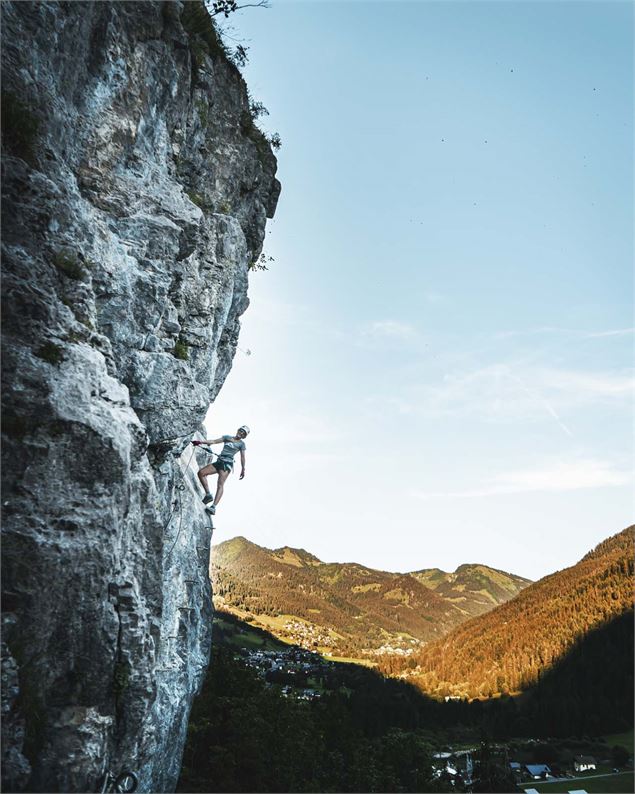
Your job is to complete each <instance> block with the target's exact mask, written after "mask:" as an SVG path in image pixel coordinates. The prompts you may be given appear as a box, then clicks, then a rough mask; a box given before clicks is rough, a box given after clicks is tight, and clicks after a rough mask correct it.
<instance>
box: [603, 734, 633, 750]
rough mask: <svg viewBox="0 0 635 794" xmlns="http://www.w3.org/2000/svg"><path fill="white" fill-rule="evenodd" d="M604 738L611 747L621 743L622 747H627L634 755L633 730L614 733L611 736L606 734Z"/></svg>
mask: <svg viewBox="0 0 635 794" xmlns="http://www.w3.org/2000/svg"><path fill="white" fill-rule="evenodd" d="M604 739H605V740H606V744H607V745H608V746H609V747H613V746H614V745H616V744H619V745H621V746H622V747H626V749H627V750H628V752H629V753H630V754H631V755H633V747H634V746H635V737H634V736H633V730H632V729H631V730H630V731H627V732H626V733H612V734H610V735H609V736H605V737H604Z"/></svg>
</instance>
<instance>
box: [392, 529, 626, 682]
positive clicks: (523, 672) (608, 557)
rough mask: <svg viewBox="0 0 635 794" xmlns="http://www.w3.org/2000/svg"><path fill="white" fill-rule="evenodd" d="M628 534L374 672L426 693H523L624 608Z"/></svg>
mask: <svg viewBox="0 0 635 794" xmlns="http://www.w3.org/2000/svg"><path fill="white" fill-rule="evenodd" d="M633 534H634V527H632V526H631V527H629V528H627V529H625V530H624V531H622V532H620V533H618V534H617V535H614V536H613V537H611V538H609V539H608V540H606V541H604V542H603V543H601V544H599V546H597V548H595V549H594V550H593V551H592V552H590V553H589V554H587V555H586V556H585V557H584V558H583V559H582V560H580V562H579V563H577V564H576V565H573V566H572V567H570V568H566V569H564V570H562V571H558V572H557V573H554V574H552V575H551V576H547V577H545V578H544V579H541V580H540V581H538V582H535V583H534V584H532V585H531V586H529V587H527V588H526V589H524V590H523V591H522V592H521V593H520V594H519V595H517V596H516V597H515V598H514V599H512V600H511V601H509V602H507V603H506V604H503V605H502V606H499V607H497V608H496V609H494V610H492V611H491V612H489V613H487V614H484V615H481V616H480V617H477V618H474V619H473V620H470V621H468V622H466V623H464V624H463V625H461V626H459V627H457V628H456V629H454V630H453V631H452V632H451V633H450V634H449V635H448V636H446V637H444V638H443V639H441V640H439V641H437V642H434V643H431V644H429V645H428V646H426V647H425V648H423V649H420V650H417V651H416V652H415V653H413V654H412V655H411V656H410V658H408V659H407V660H405V659H402V658H397V657H390V658H384V659H383V660H382V662H381V667H382V670H383V671H384V672H386V673H389V674H401V675H404V676H405V677H407V678H408V679H409V680H410V681H412V683H416V685H417V686H419V687H420V688H421V689H422V690H423V691H425V692H427V693H430V694H433V695H450V696H461V697H465V696H467V697H484V696H485V697H487V696H492V695H497V694H506V693H509V692H518V691H520V690H523V689H526V688H527V687H529V686H531V685H532V684H535V683H537V682H538V681H539V680H540V678H541V676H542V675H544V673H545V672H546V671H548V670H549V669H550V668H552V667H553V666H554V665H555V664H556V663H557V662H558V661H559V660H562V659H563V658H564V656H565V655H566V654H567V653H570V652H572V651H573V650H574V648H575V646H576V643H578V642H580V641H581V640H582V639H583V638H584V637H586V636H587V635H588V634H589V633H590V632H592V631H593V630H594V629H597V628H599V627H602V626H604V625H606V624H608V623H609V622H610V621H612V620H614V619H616V618H617V617H619V616H620V615H623V614H625V613H628V612H629V611H630V610H632V608H633V567H634V564H633ZM627 622H628V621H627ZM622 625H626V623H624V622H622ZM600 672H601V670H600Z"/></svg>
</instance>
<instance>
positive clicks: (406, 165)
mask: <svg viewBox="0 0 635 794" xmlns="http://www.w3.org/2000/svg"><path fill="white" fill-rule="evenodd" d="M632 16H633V6H632V5H631V4H630V3H618V2H601V3H599V2H598V3H594V2H583V3H577V2H562V3H556V2H534V3H529V2H527V3H511V2H510V3H505V2H496V3H480V2H470V3H454V2H442V3H431V2H407V3H401V2H370V3H368V2H323V1H322V2H319V3H318V2H298V1H295V0H294V2H279V1H276V0H274V2H273V3H272V7H271V8H270V9H268V10H263V9H246V10H245V11H242V12H239V13H238V14H236V15H234V16H233V17H232V18H231V19H230V20H229V22H230V25H229V26H228V33H229V35H230V36H233V37H234V38H236V39H238V40H239V41H241V42H242V43H243V44H246V45H247V46H249V47H250V51H249V55H250V62H249V64H248V65H247V67H246V68H245V70H244V73H245V78H246V80H247V83H248V85H249V87H250V90H251V93H252V95H253V96H254V98H255V99H257V100H259V101H262V102H263V103H264V104H265V105H266V107H267V108H268V109H269V111H270V115H269V116H268V117H266V118H264V119H262V120H261V121H262V126H263V127H265V128H266V129H267V130H268V131H274V130H275V131H278V132H279V133H280V135H281V137H282V141H283V146H282V149H281V150H280V152H279V177H280V180H281V182H282V185H283V189H282V195H281V199H280V203H279V207H278V212H277V214H276V218H275V219H274V221H273V222H270V224H269V227H268V234H267V239H266V245H265V251H266V253H267V254H268V255H270V256H272V257H274V260H275V261H274V262H273V263H271V265H270V269H269V271H267V272H261V273H254V274H253V275H252V277H251V286H250V297H251V301H252V303H251V306H250V308H249V310H248V311H247V313H246V315H245V317H244V321H243V331H242V333H241V343H240V344H241V348H242V350H243V351H247V350H249V351H251V355H247V354H246V353H245V352H239V353H238V354H237V357H236V360H235V364H234V368H233V370H232V372H231V374H230V375H229V377H228V380H227V382H226V385H225V387H224V389H223V390H222V391H221V394H220V396H219V398H218V399H217V401H216V403H215V404H214V405H213V406H212V408H211V410H210V414H209V416H208V428H209V432H210V434H211V435H219V434H221V433H226V432H230V431H233V429H235V427H237V426H238V425H240V424H242V423H244V422H246V423H247V424H249V425H250V426H251V427H252V434H251V436H250V437H249V443H248V453H247V458H248V471H247V477H246V478H245V480H244V481H242V482H238V478H237V477H234V478H232V480H231V481H230V483H229V485H228V487H227V489H226V495H225V497H224V502H223V503H222V504H221V507H220V508H219V511H218V520H217V524H218V527H219V528H218V531H217V533H216V536H215V541H216V542H219V541H221V540H225V539H227V538H230V537H233V536H234V535H237V534H242V535H245V536H247V537H249V538H250V539H251V540H253V541H254V542H256V543H260V544H262V545H266V546H269V547H278V546H282V545H285V544H288V545H292V546H299V547H304V548H306V549H308V550H310V551H312V552H313V553H315V554H317V555H318V556H319V557H320V558H321V559H324V560H329V561H347V560H355V561H357V562H361V563H364V564H366V565H369V566H372V567H379V568H383V569H387V570H402V571H403V570H414V569H417V568H424V567H432V566H438V567H441V568H443V569H445V570H454V568H455V567H456V566H457V565H459V564H461V563H464V562H483V563H486V564H489V565H492V566H494V567H498V568H502V569H504V570H509V571H513V572H517V573H520V574H522V575H525V576H529V577H531V578H537V577H539V576H542V575H545V574H547V573H549V572H551V571H554V570H556V569H559V568H562V567H565V566H566V565H570V564H572V563H573V562H575V561H577V560H578V559H579V558H580V557H582V556H583V555H584V554H585V553H586V551H587V550H588V549H589V548H590V547H592V546H593V545H595V544H596V543H597V542H599V541H600V540H602V539H604V538H605V537H607V536H608V535H610V534H613V533H614V532H617V531H619V530H620V529H622V528H624V527H625V526H627V525H628V524H629V523H631V522H632V520H633V518H632V514H633V502H632V489H633V444H632V418H633V380H634V379H633V325H634V322H633V271H632V262H633V229H632V218H633V153H632V140H633V121H632V120H633V78H632V66H633V33H632V30H633V27H632V23H633V19H632ZM227 41H228V43H230V44H232V40H231V39H229V38H228V39H227Z"/></svg>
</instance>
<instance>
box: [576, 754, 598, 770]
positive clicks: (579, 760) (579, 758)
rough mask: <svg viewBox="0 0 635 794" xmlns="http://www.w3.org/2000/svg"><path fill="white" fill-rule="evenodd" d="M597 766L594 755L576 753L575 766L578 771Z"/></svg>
mask: <svg viewBox="0 0 635 794" xmlns="http://www.w3.org/2000/svg"><path fill="white" fill-rule="evenodd" d="M596 766H597V764H596V762H595V758H594V757H593V756H592V755H576V756H575V758H574V759H573V767H574V769H575V771H576V772H586V771H587V769H595V768H596Z"/></svg>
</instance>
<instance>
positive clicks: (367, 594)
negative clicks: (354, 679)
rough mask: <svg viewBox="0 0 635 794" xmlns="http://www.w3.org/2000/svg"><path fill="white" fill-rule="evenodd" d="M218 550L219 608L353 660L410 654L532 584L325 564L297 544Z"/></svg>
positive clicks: (491, 576)
mask: <svg viewBox="0 0 635 794" xmlns="http://www.w3.org/2000/svg"><path fill="white" fill-rule="evenodd" d="M213 552H214V553H213V554H212V563H211V567H210V572H211V576H212V581H213V584H214V594H215V596H214V601H215V604H216V606H217V607H219V608H223V609H226V610H228V611H231V612H233V613H234V614H236V615H237V616H239V617H243V618H244V617H247V616H249V617H250V618H251V619H252V620H253V621H254V622H256V623H258V624H260V625H262V626H263V627H265V628H267V629H268V630H269V631H272V632H273V633H276V634H277V635H278V636H282V637H286V639H287V640H291V641H294V642H298V643H299V644H302V645H304V646H305V647H313V648H319V649H322V650H323V651H326V652H334V651H337V652H338V653H340V654H343V655H349V656H351V655H361V656H372V655H376V654H377V653H384V652H388V651H389V650H397V651H398V652H400V653H405V654H409V653H412V651H413V649H414V648H416V647H417V646H419V645H420V644H422V643H425V642H429V641H431V640H433V639H436V638H438V637H440V636H442V635H443V634H444V633H446V632H447V631H448V630H449V629H450V628H452V627H454V626H455V625H458V624H459V623H461V622H462V621H464V620H466V619H468V618H470V617H472V616H474V615H478V614H482V613H483V612H484V611H487V610H489V609H491V608H492V607H493V606H496V605H497V604H498V603H501V602H503V601H505V600H507V599H508V598H511V597H512V596H513V595H515V594H516V593H517V592H519V591H520V590H521V589H522V588H524V587H526V586H527V585H529V584H530V580H528V579H525V578H524V577H520V576H516V575H514V574H508V573H507V572H504V571H500V570H498V569H495V568H490V567H489V566H486V565H484V564H482V563H476V564H471V563H464V564H462V565H460V566H458V567H457V569H456V571H455V572H453V573H447V572H445V571H441V569H420V570H419V571H414V572H405V573H401V572H392V571H381V570H377V569H373V568H369V567H367V566H365V565H362V564H360V563H357V562H350V563H332V562H323V561H322V560H320V559H319V558H318V557H316V556H315V555H314V554H312V553H311V552H308V551H307V550H306V549H296V548H293V547H291V546H282V547H280V548H277V549H267V548H265V547H262V546H259V545H258V544H255V543H253V542H252V541H249V540H247V539H246V538H244V537H243V536H238V537H237V538H232V539H230V540H227V541H224V542H223V543H221V544H218V545H217V546H215V547H214V549H213ZM430 571H432V572H433V573H432V574H431V576H429V575H428V573H429V572H430ZM431 578H432V579H434V582H433V586H430V585H429V580H430V579H431Z"/></svg>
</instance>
